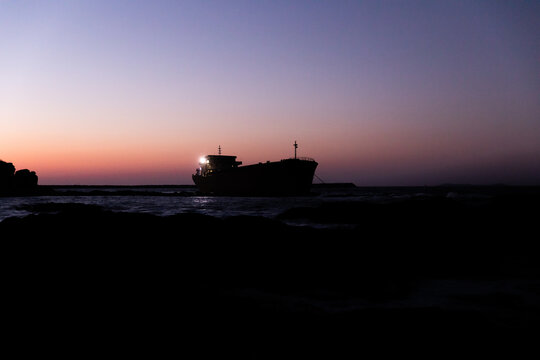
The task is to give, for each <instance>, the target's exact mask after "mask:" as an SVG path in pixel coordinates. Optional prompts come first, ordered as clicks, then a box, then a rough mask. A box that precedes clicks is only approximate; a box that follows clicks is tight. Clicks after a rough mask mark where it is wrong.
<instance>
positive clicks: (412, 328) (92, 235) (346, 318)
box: [0, 196, 540, 358]
mask: <svg viewBox="0 0 540 360" xmlns="http://www.w3.org/2000/svg"><path fill="white" fill-rule="evenodd" d="M537 200H538V199H536V198H534V197H531V196H521V197H520V196H513V197H509V196H506V197H501V198H498V199H494V200H493V201H490V202H488V203H475V204H464V203H460V202H457V201H455V200H452V199H439V198H437V199H425V200H423V201H422V200H416V201H400V202H394V203H391V204H369V203H361V202H351V203H339V204H338V203H330V204H325V205H323V206H320V207H319V208H310V209H303V208H297V209H291V210H289V211H286V212H284V213H283V214H281V215H280V216H278V217H277V218H275V219H268V218H262V217H251V216H236V217H229V218H224V219H219V218H214V217H210V216H205V215H200V214H191V213H186V214H178V215H174V216H154V215H149V214H138V213H121V212H112V211H108V210H105V209H103V208H101V207H99V206H95V205H84V204H69V203H67V204H55V203H51V204H41V205H39V206H40V208H36V209H33V211H34V212H36V213H37V214H35V215H29V216H26V217H24V218H9V219H6V220H4V221H3V222H1V223H0V233H1V234H2V253H3V254H5V255H6V257H7V259H8V262H7V264H8V268H9V269H10V272H9V276H8V278H9V288H10V289H11V291H9V294H10V295H9V296H8V300H9V301H10V303H11V304H12V310H13V311H12V314H13V313H15V314H17V316H16V318H17V319H18V320H17V323H18V324H19V325H14V326H18V327H19V328H20V327H21V325H20V324H21V321H22V323H23V324H29V323H35V322H36V321H38V323H40V324H41V326H44V324H49V325H51V326H52V325H54V327H58V326H60V327H64V328H65V327H68V328H71V329H74V330H76V331H77V332H80V333H82V334H86V335H88V336H89V335H90V334H95V332H100V333H102V334H108V336H116V335H117V336H118V337H119V339H120V338H122V339H123V338H124V337H127V338H141V339H143V338H144V339H146V340H147V341H161V342H163V346H171V345H172V344H177V342H178V341H180V340H187V342H188V344H190V346H194V344H197V347H198V348H199V350H200V351H201V354H202V355H204V356H202V357H206V356H209V357H211V356H212V355H217V354H224V353H229V352H232V353H234V354H236V355H237V356H238V357H244V358H245V357H247V358H253V357H255V358H261V357H262V358H272V357H276V356H279V357H285V358H292V357H296V356H300V355H302V354H303V355H306V354H307V355H311V356H316V355H320V354H323V353H325V352H326V353H328V354H342V355H345V354H356V355H358V354H359V353H360V352H362V351H363V350H362V351H361V349H360V348H359V346H370V345H373V343H372V341H382V340H389V339H392V341H395V340H397V339H402V340H403V339H406V338H409V336H411V335H415V336H422V338H423V339H425V338H426V337H427V338H433V337H434V339H432V340H439V341H444V340H448V341H450V339H455V337H456V336H457V338H460V339H461V340H462V341H466V339H467V338H470V337H474V336H478V334H482V335H490V336H501V334H504V336H512V334H514V335H515V334H521V335H522V336H523V337H522V339H526V337H527V334H530V333H531V331H532V330H534V329H536V328H537V326H538V325H539V324H540V321H539V320H540V305H538V304H539V303H540V301H539V300H540V282H539V280H540V261H539V260H540V259H539V257H540V255H539V254H538V252H537V251H536V250H535V249H536V242H537V241H538V240H537V239H536V237H535V236H534V235H533V234H534V233H535V232H536V231H535V227H536V225H535V223H536V219H535V216H534V212H531V211H530V210H531V208H530V206H531V204H537V202H536V201H537ZM299 217H309V218H311V219H316V220H317V221H328V222H336V220H337V219H341V220H342V221H343V222H347V223H350V224H353V225H354V226H352V227H349V228H335V229H334V228H326V229H315V228H311V227H305V226H290V225H286V224H285V223H284V222H283V220H287V219H298V218H299ZM111 324H112V325H111ZM179 328H187V329H189V333H190V335H189V336H187V337H186V336H184V335H183V336H180V335H179V333H178V331H179ZM113 329H114V330H113ZM150 329H152V330H151V331H150ZM19 330H21V331H23V329H19ZM115 334H116V335H115ZM158 334H159V336H158ZM72 335H73V334H69V333H64V334H63V336H67V337H68V338H71V336H72ZM173 335H174V336H173ZM434 335H436V336H434ZM72 340H73V339H72ZM75 340H76V339H75ZM75 340H73V341H75ZM124 340H126V339H124ZM409 340H411V341H413V340H414V339H410V338H409ZM119 341H120V340H119ZM122 341H123V340H122ZM452 341H454V340H452ZM456 341H457V340H456ZM457 344H460V342H459V341H457V342H456V344H455V345H457ZM294 354H296V355H294Z"/></svg>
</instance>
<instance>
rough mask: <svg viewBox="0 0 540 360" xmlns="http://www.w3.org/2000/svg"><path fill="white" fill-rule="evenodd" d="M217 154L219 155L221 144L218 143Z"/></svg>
mask: <svg viewBox="0 0 540 360" xmlns="http://www.w3.org/2000/svg"><path fill="white" fill-rule="evenodd" d="M217 149H218V155H221V145H218V148H217Z"/></svg>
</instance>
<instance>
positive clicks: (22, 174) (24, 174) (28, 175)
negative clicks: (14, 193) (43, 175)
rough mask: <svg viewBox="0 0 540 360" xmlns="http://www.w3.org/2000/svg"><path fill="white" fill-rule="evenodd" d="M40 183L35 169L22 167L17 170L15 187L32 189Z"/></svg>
mask: <svg viewBox="0 0 540 360" xmlns="http://www.w3.org/2000/svg"><path fill="white" fill-rule="evenodd" d="M37 184H38V177H37V175H36V172H35V171H30V170H28V169H22V170H18V171H17V172H15V187H17V188H19V189H32V188H35V187H36V186H37Z"/></svg>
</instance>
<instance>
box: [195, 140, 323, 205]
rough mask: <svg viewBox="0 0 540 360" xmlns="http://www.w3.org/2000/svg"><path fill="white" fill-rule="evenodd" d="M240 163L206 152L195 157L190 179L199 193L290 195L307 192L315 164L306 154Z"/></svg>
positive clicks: (227, 157)
mask: <svg viewBox="0 0 540 360" xmlns="http://www.w3.org/2000/svg"><path fill="white" fill-rule="evenodd" d="M297 148H298V144H297V143H296V141H295V142H294V158H289V159H283V160H280V161H272V162H270V161H267V162H265V163H258V164H252V165H245V166H240V165H242V162H241V161H236V156H229V155H221V146H219V147H218V154H219V155H206V156H204V157H202V158H201V159H200V160H199V168H198V169H197V170H196V173H195V174H193V176H192V177H193V182H195V185H197V187H198V189H199V191H200V192H201V193H203V194H211V195H236V196H294V195H308V194H309V193H310V189H311V184H312V182H313V176H314V175H315V169H316V168H317V165H318V163H317V162H316V161H315V160H313V159H311V158H307V157H297V156H296V149H297Z"/></svg>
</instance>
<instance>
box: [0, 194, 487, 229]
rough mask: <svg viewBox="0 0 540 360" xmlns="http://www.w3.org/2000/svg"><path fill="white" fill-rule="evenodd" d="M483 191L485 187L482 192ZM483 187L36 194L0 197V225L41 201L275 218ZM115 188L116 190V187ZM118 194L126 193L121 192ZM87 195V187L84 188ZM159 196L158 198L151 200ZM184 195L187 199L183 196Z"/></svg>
mask: <svg viewBox="0 0 540 360" xmlns="http://www.w3.org/2000/svg"><path fill="white" fill-rule="evenodd" d="M128 189H129V190H130V191H134V192H137V191H141V190H140V188H137V187H133V188H128ZM486 189H488V188H486ZM486 189H482V188H481V189H475V190H474V191H472V192H471V191H468V192H467V193H464V191H463V189H459V191H456V190H455V189H451V190H452V191H451V192H450V191H449V190H447V189H444V188H437V187H434V188H427V189H426V188H407V187H405V188H346V189H345V188H344V189H341V188H329V189H318V194H315V195H314V196H303V197H214V196H197V195H196V193H195V192H194V191H192V192H191V193H190V192H189V191H188V192H186V190H185V188H179V189H174V188H172V189H171V188H166V189H159V188H155V189H154V188H144V189H143V190H144V191H146V192H147V193H148V191H152V192H153V194H152V195H151V196H149V195H148V194H146V195H145V194H144V193H142V192H141V195H138V194H133V195H128V196H126V195H122V196H116V195H114V191H115V189H114V188H111V189H108V190H106V191H108V192H110V193H111V195H92V196H86V195H85V194H84V192H83V191H81V192H79V194H78V195H73V196H71V195H69V196H67V195H64V196H35V197H5V198H1V199H0V221H1V220H3V219H5V218H8V217H11V216H26V215H28V214H30V211H29V210H27V209H25V208H24V206H26V205H32V204H42V203H83V204H92V205H99V206H102V207H104V208H105V209H107V210H111V211H125V212H140V213H149V214H155V215H160V216H168V215H174V214H178V213H186V212H191V213H200V214H205V215H210V216H216V217H227V216H237V215H249V216H265V217H275V216H277V215H278V214H280V213H282V212H284V211H285V210H288V209H291V208H294V207H316V206H320V205H321V204H323V203H325V202H339V201H369V202H377V203H384V202H388V201H393V200H398V199H401V200H402V199H412V198H425V197H430V196H446V194H451V196H452V197H453V198H457V197H459V196H460V194H463V197H466V198H467V199H471V198H472V199H474V198H485V196H489V195H490V194H489V192H488V193H487V194H486V191H487V190H486ZM100 190H102V191H103V189H100ZM116 190H117V189H116ZM122 190H126V189H125V188H123V189H122ZM488 190H489V189H488ZM84 191H86V192H90V191H92V188H86V189H84ZM156 193H158V194H160V193H162V194H163V196H156ZM174 193H183V195H184V196H170V194H174ZM186 194H187V195H186Z"/></svg>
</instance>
